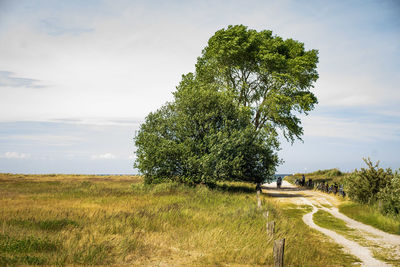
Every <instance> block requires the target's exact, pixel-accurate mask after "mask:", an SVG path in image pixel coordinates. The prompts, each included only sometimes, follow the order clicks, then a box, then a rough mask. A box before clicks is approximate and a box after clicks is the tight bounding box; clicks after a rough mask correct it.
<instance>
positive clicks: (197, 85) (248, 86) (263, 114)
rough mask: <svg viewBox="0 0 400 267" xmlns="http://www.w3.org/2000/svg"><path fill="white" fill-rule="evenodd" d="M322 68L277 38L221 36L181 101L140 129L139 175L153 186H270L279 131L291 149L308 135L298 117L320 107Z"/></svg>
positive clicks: (244, 32) (179, 94)
mask: <svg viewBox="0 0 400 267" xmlns="http://www.w3.org/2000/svg"><path fill="white" fill-rule="evenodd" d="M317 63H318V52H317V51H316V50H310V51H306V50H305V49H304V44H302V43H300V42H298V41H295V40H292V39H287V40H283V39H282V38H281V37H279V36H273V35H272V32H271V31H260V32H257V31H255V30H251V29H247V27H245V26H243V25H237V26H229V27H228V28H227V29H222V30H219V31H217V32H216V33H215V34H214V36H212V37H211V38H210V39H209V41H208V45H207V46H206V47H205V48H204V50H203V52H202V55H201V57H199V58H198V60H197V64H196V71H195V73H189V74H187V75H183V76H182V81H181V82H180V84H179V86H178V87H177V91H176V92H175V93H174V97H175V98H174V101H173V102H171V103H167V104H166V105H164V106H163V107H162V108H160V109H159V110H158V111H156V112H153V113H150V114H149V115H148V116H147V117H146V121H145V123H144V124H142V125H141V129H140V131H139V134H138V135H137V137H136V140H135V144H136V147H137V148H138V149H137V152H136V153H137V160H136V163H135V167H136V168H138V169H139V171H141V172H142V173H143V174H144V175H145V181H146V182H147V183H154V182H160V181H164V180H175V181H179V182H183V183H186V184H198V183H205V184H209V185H215V183H216V181H220V180H244V181H251V182H255V183H261V182H263V181H264V180H265V179H266V178H269V177H271V176H272V174H273V173H274V172H275V168H276V166H277V165H278V164H279V160H278V158H277V155H276V151H277V150H278V149H279V141H278V139H277V136H278V128H280V129H281V130H282V132H283V134H284V136H285V137H286V139H288V140H290V141H292V142H293V141H294V140H295V138H299V139H300V136H301V135H302V134H303V129H302V127H301V126H300V124H301V122H300V119H299V118H298V117H297V114H299V113H304V114H307V113H308V112H309V111H311V110H312V109H313V108H314V105H315V104H316V103H317V99H316V97H315V96H314V94H313V93H312V92H311V91H310V89H311V88H312V87H313V83H314V82H315V81H316V80H317V79H318V73H317V71H316V65H317Z"/></svg>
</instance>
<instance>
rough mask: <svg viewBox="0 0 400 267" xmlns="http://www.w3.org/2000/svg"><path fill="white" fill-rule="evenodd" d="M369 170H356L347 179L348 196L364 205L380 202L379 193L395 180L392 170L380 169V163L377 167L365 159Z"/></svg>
mask: <svg viewBox="0 0 400 267" xmlns="http://www.w3.org/2000/svg"><path fill="white" fill-rule="evenodd" d="M364 162H365V163H366V164H367V166H368V169H364V168H361V170H360V171H358V170H355V171H354V172H353V173H352V174H351V175H350V176H349V177H347V179H346V187H347V192H348V195H349V197H350V198H351V199H353V200H355V201H357V202H360V203H363V204H372V203H374V202H376V201H377V200H378V193H379V192H380V191H381V190H383V189H384V188H385V187H386V186H388V185H390V182H391V180H392V178H393V172H392V170H391V169H386V170H384V169H382V168H379V162H377V163H376V164H375V165H374V164H373V163H372V162H371V160H370V159H369V158H368V159H364Z"/></svg>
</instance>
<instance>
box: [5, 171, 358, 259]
mask: <svg viewBox="0 0 400 267" xmlns="http://www.w3.org/2000/svg"><path fill="white" fill-rule="evenodd" d="M142 181H143V180H142V178H141V177H138V176H123V177H121V176H115V177H112V176H111V177H103V176H84V175H48V176H46V175H9V174H8V175H6V174H0V183H1V186H0V266H4V265H10V266H12V265H56V266H60V265H61V266H62V265H85V266H86V265H113V264H114V265H130V266H154V265H173V266H222V265H241V266H271V265H272V264H273V256H272V252H273V241H274V240H275V239H277V238H286V247H285V262H286V264H287V265H288V266H335V265H337V264H338V262H340V265H341V266H350V265H351V264H352V263H354V262H355V261H356V260H355V259H354V258H353V257H351V256H350V255H347V254H344V253H343V251H342V250H341V249H340V247H339V246H338V245H337V244H335V243H331V242H329V241H327V240H326V238H325V237H324V236H323V235H322V234H320V233H318V232H316V231H314V230H312V229H310V228H308V227H307V226H306V225H305V224H304V223H303V221H302V219H301V218H302V216H303V215H304V214H305V213H307V212H309V211H310V207H309V206H301V207H297V206H294V205H292V206H288V205H286V206H280V205H279V204H276V203H275V202H273V201H272V200H270V199H269V198H268V197H266V196H262V203H263V209H262V210H258V209H257V208H256V194H255V190H254V185H252V184H248V183H225V184H218V186H217V187H216V188H215V189H209V188H207V187H204V186H197V187H187V186H183V185H179V184H175V183H166V184H159V185H155V186H146V185H144V184H143V182H142ZM267 209H268V211H269V214H270V215H269V218H270V220H274V221H275V222H276V233H275V235H274V236H273V237H271V236H268V235H267V233H266V219H265V217H264V216H263V213H264V212H265V211H266V210H267ZM305 248H307V249H305Z"/></svg>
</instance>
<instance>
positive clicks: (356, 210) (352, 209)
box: [339, 201, 400, 235]
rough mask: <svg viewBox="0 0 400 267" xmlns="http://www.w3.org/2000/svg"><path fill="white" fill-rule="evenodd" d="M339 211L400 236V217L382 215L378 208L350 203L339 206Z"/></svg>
mask: <svg viewBox="0 0 400 267" xmlns="http://www.w3.org/2000/svg"><path fill="white" fill-rule="evenodd" d="M339 211H340V212H342V213H343V214H346V215H347V216H348V217H350V218H353V219H354V220H357V221H360V222H362V223H365V224H368V225H371V226H373V227H376V228H378V229H380V230H382V231H385V232H388V233H391V234H397V235H400V217H399V216H397V217H392V216H385V215H382V214H381V213H380V212H379V208H377V207H374V206H369V205H363V204H360V203H355V202H351V201H348V202H345V203H343V204H341V205H340V206H339Z"/></svg>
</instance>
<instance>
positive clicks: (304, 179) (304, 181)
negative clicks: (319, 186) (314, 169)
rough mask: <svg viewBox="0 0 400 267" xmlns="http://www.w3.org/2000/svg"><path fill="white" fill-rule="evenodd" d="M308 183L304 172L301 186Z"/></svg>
mask: <svg viewBox="0 0 400 267" xmlns="http://www.w3.org/2000/svg"><path fill="white" fill-rule="evenodd" d="M305 184H306V177H305V176H304V174H303V177H302V178H301V186H304V185H305Z"/></svg>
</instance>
